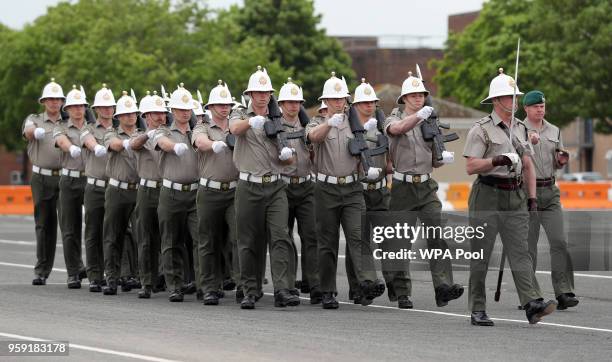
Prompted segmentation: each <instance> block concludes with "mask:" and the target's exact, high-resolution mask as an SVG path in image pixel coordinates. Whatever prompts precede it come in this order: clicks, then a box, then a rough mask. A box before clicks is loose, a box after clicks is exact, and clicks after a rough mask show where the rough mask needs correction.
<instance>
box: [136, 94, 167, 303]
mask: <svg viewBox="0 0 612 362" xmlns="http://www.w3.org/2000/svg"><path fill="white" fill-rule="evenodd" d="M139 111H140V114H141V115H142V116H143V117H144V118H145V121H146V123H147V129H146V132H144V133H143V134H141V135H138V136H137V137H135V138H132V139H131V140H130V148H131V149H132V150H133V151H134V153H135V154H136V169H137V171H138V177H140V185H139V187H138V193H137V195H136V207H135V209H134V212H135V214H136V222H135V225H133V228H134V229H136V230H137V232H136V234H137V235H138V270H139V275H140V281H141V282H142V285H143V288H142V290H140V291H139V292H138V298H141V299H149V298H151V293H152V292H154V291H157V289H155V290H154V289H153V285H156V284H157V283H156V282H157V278H158V271H159V258H160V252H161V239H160V235H159V220H158V217H157V207H158V205H159V191H160V188H161V184H162V178H161V174H160V172H159V166H158V164H159V161H160V157H161V152H160V151H158V150H156V149H155V144H154V141H153V137H154V136H155V132H156V131H157V129H158V128H159V127H161V126H164V125H165V124H166V107H165V104H164V100H163V99H162V98H161V97H160V96H158V95H157V93H156V92H155V94H154V95H152V96H151V95H150V93H149V92H148V91H147V95H146V96H145V97H144V98H142V99H141V100H140V106H139Z"/></svg>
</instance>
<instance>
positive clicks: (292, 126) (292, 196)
mask: <svg viewBox="0 0 612 362" xmlns="http://www.w3.org/2000/svg"><path fill="white" fill-rule="evenodd" d="M303 128H304V127H302V125H301V124H300V122H299V120H298V121H296V122H295V123H293V122H288V121H286V120H284V119H283V129H284V131H285V132H297V131H300V130H302V129H303ZM288 143H289V147H291V148H294V149H295V156H294V158H295V162H294V163H292V164H290V165H287V166H284V167H283V169H282V171H281V173H282V175H283V176H284V179H285V182H286V183H287V184H288V186H287V190H286V192H287V201H288V203H289V219H288V220H289V223H288V227H289V236H290V237H291V238H292V239H293V225H294V222H295V221H296V220H297V224H298V234H299V235H300V244H301V260H300V262H301V265H302V284H303V285H304V284H305V285H307V286H308V287H310V289H320V288H319V287H320V283H319V266H318V263H317V259H318V255H317V254H318V252H317V237H316V226H315V225H316V223H315V202H314V189H315V182H314V180H313V179H312V172H313V166H312V161H311V160H310V147H309V146H308V145H306V143H304V141H303V140H301V139H291V140H289V141H288ZM293 244H294V247H295V241H294V243H293ZM295 250H296V255H295V265H296V266H297V248H295Z"/></svg>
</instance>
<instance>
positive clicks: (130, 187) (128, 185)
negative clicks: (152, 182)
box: [127, 183, 136, 190]
mask: <svg viewBox="0 0 612 362" xmlns="http://www.w3.org/2000/svg"><path fill="white" fill-rule="evenodd" d="M127 189H128V190H136V184H131V183H128V184H127Z"/></svg>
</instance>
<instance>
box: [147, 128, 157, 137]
mask: <svg viewBox="0 0 612 362" xmlns="http://www.w3.org/2000/svg"><path fill="white" fill-rule="evenodd" d="M156 131H157V130H156V129H152V130H150V131H148V132H147V137H149V138H153V136H155V132H156Z"/></svg>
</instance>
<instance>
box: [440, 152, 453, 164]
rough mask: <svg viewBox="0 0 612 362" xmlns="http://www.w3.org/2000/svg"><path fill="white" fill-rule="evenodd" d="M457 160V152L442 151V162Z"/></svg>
mask: <svg viewBox="0 0 612 362" xmlns="http://www.w3.org/2000/svg"><path fill="white" fill-rule="evenodd" d="M453 162H455V152H448V151H442V163H453Z"/></svg>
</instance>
